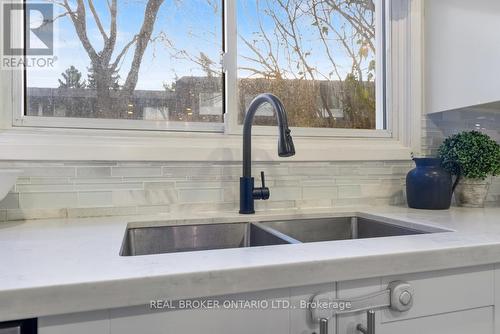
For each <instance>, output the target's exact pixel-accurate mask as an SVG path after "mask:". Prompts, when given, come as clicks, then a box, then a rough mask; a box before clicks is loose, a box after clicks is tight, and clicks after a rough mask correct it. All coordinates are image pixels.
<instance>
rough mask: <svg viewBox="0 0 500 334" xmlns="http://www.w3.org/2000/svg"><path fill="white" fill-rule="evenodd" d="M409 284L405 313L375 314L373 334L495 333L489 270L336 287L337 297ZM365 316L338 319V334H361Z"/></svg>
mask: <svg viewBox="0 0 500 334" xmlns="http://www.w3.org/2000/svg"><path fill="white" fill-rule="evenodd" d="M395 280H403V281H407V282H409V283H410V284H411V285H412V287H413V289H414V291H415V293H414V303H413V307H412V308H411V309H410V310H409V311H407V312H402V313H401V312H397V311H391V310H390V309H382V310H378V311H377V312H376V333H377V334H393V333H394V334H396V333H405V334H406V333H425V334H446V333H450V334H452V333H453V334H457V333H458V334H470V333H474V334H486V333H488V334H491V333H494V331H493V328H494V305H495V270H494V268H493V267H492V266H482V267H478V268H465V269H456V270H447V271H437V272H427V273H419V274H411V275H398V276H391V277H383V278H379V279H371V280H359V281H351V282H339V284H338V289H339V290H338V294H339V296H342V297H353V296H358V295H364V294H366V293H370V292H376V291H380V290H381V289H385V288H386V287H387V285H388V284H389V282H391V281H395ZM359 323H361V324H366V313H365V312H361V313H356V314H350V315H343V316H339V317H338V329H339V331H338V333H342V334H344V333H346V334H359V332H357V331H356V326H357V324H359Z"/></svg>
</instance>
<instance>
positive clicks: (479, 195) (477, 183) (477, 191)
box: [455, 177, 491, 208]
mask: <svg viewBox="0 0 500 334" xmlns="http://www.w3.org/2000/svg"><path fill="white" fill-rule="evenodd" d="M490 184H491V177H490V178H487V179H486V180H479V179H469V178H463V179H461V180H460V182H459V183H458V185H457V188H456V189H455V200H456V202H457V205H458V206H463V207H468V208H483V207H484V202H485V201H486V196H487V195H488V190H489V188H490Z"/></svg>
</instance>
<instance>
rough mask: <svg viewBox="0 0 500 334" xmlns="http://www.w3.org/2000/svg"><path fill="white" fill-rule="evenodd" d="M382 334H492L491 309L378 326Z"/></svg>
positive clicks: (486, 308) (378, 330) (484, 308)
mask: <svg viewBox="0 0 500 334" xmlns="http://www.w3.org/2000/svg"><path fill="white" fill-rule="evenodd" d="M377 332H378V333H383V334H401V333H405V334H422V333H425V334H472V333H473V334H492V333H493V307H483V308H477V309H472V310H466V311H459V312H452V313H446V314H439V315H434V316H429V317H423V318H415V319H408V320H403V321H395V322H389V323H385V324H380V325H379V327H378V328H377Z"/></svg>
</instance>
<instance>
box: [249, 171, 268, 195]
mask: <svg viewBox="0 0 500 334" xmlns="http://www.w3.org/2000/svg"><path fill="white" fill-rule="evenodd" d="M260 180H261V182H262V187H261V188H253V198H254V199H263V200H267V199H269V196H270V191H269V188H267V187H266V178H265V176H264V172H260Z"/></svg>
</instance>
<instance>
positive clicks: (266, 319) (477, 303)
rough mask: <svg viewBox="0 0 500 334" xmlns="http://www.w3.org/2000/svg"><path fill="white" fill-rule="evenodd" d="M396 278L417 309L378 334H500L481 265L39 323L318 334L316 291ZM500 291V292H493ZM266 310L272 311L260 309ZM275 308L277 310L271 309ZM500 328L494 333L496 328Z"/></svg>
mask: <svg viewBox="0 0 500 334" xmlns="http://www.w3.org/2000/svg"><path fill="white" fill-rule="evenodd" d="M396 280H402V281H407V282H409V283H410V284H411V285H412V287H413V289H414V303H413V307H412V308H411V309H410V310H409V311H407V312H403V313H401V312H396V311H391V310H389V309H380V310H377V311H376V319H375V320H376V321H375V322H376V333H377V334H399V333H405V334H412V333H415V334H417V333H418V334H420V333H425V334H447V333H450V334H452V333H453V334H471V333H473V334H487V333H488V334H492V333H498V334H500V324H499V320H497V321H495V319H500V310H498V307H497V308H495V305H497V304H498V302H499V300H500V288H498V287H500V272H499V271H498V270H495V267H494V266H481V267H475V268H463V269H453V270H444V271H433V272H426V273H418V274H409V275H397V276H387V277H379V278H370V279H363V280H356V281H347V282H331V283H325V284H321V285H314V286H305V287H293V288H286V289H279V290H269V291H261V292H258V293H249V294H242V295H238V296H226V297H220V298H218V300H219V301H225V300H233V301H250V302H251V301H257V302H260V303H262V301H265V303H264V304H261V305H260V307H257V308H255V307H251V309H241V308H239V309H238V308H234V307H222V308H219V309H208V310H207V309H182V310H180V309H177V310H172V309H170V310H168V309H161V310H152V309H151V308H150V307H149V306H146V305H145V306H135V307H127V308H120V309H113V310H104V311H96V312H86V313H80V314H72V315H63V316H54V317H43V318H40V319H39V330H40V334H66V333H71V334H88V333H92V334H170V333H182V334H256V333H262V334H313V333H317V334H319V329H318V324H316V323H313V322H312V320H311V317H310V312H309V310H308V309H307V308H304V302H306V301H310V300H311V298H312V297H313V296H314V295H315V294H317V293H325V292H326V293H330V294H331V298H333V297H336V298H343V299H346V300H349V298H352V297H356V296H362V295H366V294H370V293H373V292H378V291H381V290H384V289H386V288H387V285H388V284H389V283H390V282H392V281H396ZM495 286H497V289H495ZM263 305H268V307H262V306H263ZM273 305H274V306H273ZM358 324H363V325H365V324H366V313H365V312H357V313H352V314H345V315H339V316H336V317H333V318H332V319H331V320H330V321H329V333H330V334H359V332H358V331H357V330H356V326H357V325H358ZM495 328H496V329H495Z"/></svg>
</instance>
